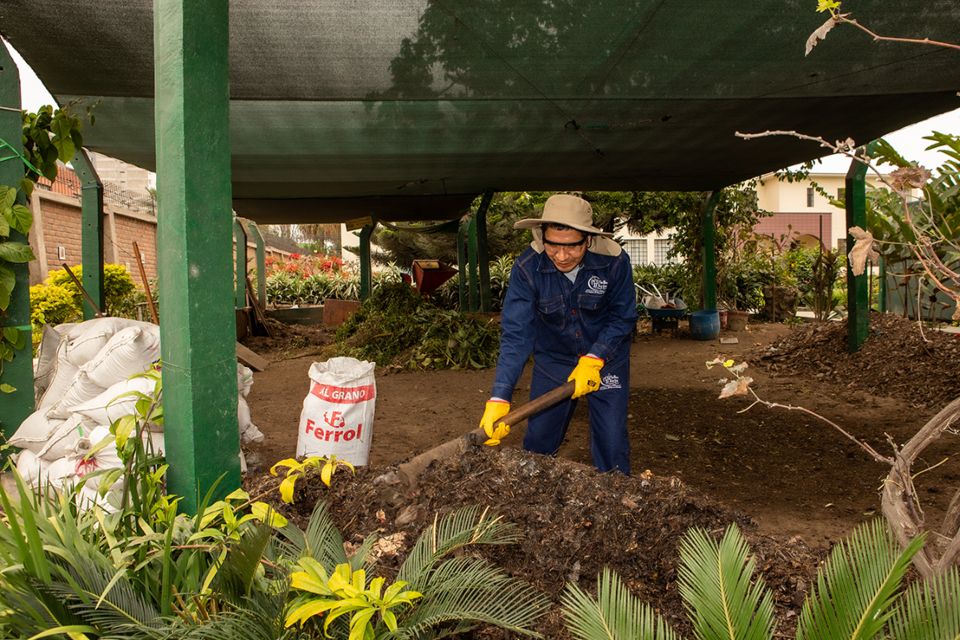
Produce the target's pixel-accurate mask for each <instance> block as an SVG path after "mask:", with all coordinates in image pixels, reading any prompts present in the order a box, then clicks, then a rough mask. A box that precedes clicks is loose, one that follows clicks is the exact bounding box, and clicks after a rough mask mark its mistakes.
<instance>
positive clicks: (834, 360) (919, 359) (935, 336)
mask: <svg viewBox="0 0 960 640" xmlns="http://www.w3.org/2000/svg"><path fill="white" fill-rule="evenodd" d="M958 361H960V334H956V333H945V332H942V331H935V330H932V329H929V328H926V329H924V331H923V333H922V334H921V331H920V327H919V326H918V324H917V322H915V321H911V320H907V319H905V318H903V317H901V316H896V315H892V314H879V313H873V314H871V315H870V333H869V337H868V338H867V341H866V342H865V343H864V345H863V347H862V348H861V349H860V350H859V351H857V352H856V353H848V352H847V323H846V322H818V323H812V324H808V325H805V326H802V327H799V328H797V329H795V330H794V331H792V332H791V333H790V334H789V335H787V336H786V337H785V338H783V339H781V340H779V341H778V342H775V343H773V344H772V345H770V346H769V347H765V348H763V349H762V350H760V351H759V352H757V353H754V354H753V355H752V356H751V358H750V362H751V364H756V365H757V366H760V367H763V368H765V369H767V370H769V371H771V372H773V373H777V374H786V375H803V376H810V377H813V378H816V379H819V380H823V381H825V382H833V383H835V384H837V385H838V386H839V387H841V388H842V387H846V388H849V389H858V390H863V391H869V392H870V393H874V394H878V395H883V396H887V397H891V398H896V399H899V400H903V401H906V402H908V403H910V404H911V405H912V406H914V407H916V408H921V409H926V408H930V409H940V408H941V407H943V406H944V405H946V404H947V403H949V402H950V401H951V400H953V399H954V398H957V397H960V377H958V376H957V375H956V374H955V363H956V362H958Z"/></svg>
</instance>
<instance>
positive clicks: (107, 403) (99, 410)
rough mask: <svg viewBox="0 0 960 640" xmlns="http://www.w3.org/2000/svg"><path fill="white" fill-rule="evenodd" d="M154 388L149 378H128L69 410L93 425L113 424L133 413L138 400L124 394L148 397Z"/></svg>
mask: <svg viewBox="0 0 960 640" xmlns="http://www.w3.org/2000/svg"><path fill="white" fill-rule="evenodd" d="M155 386H156V382H155V381H154V380H151V379H149V378H130V379H129V380H123V381H121V382H118V383H116V384H114V385H112V386H110V387H108V388H107V389H106V390H105V391H103V392H102V393H100V395H98V396H96V397H95V398H91V399H90V400H87V401H86V402H81V403H80V404H78V405H74V406H73V407H72V408H71V410H72V411H73V413H79V414H81V415H83V416H86V417H87V418H89V420H90V421H91V422H92V423H93V424H113V422H114V421H115V420H117V419H119V418H120V417H122V416H129V415H133V414H134V412H135V409H134V405H136V403H137V400H138V398H137V396H135V395H126V394H129V393H131V392H137V391H138V392H140V393H143V394H146V395H150V394H152V393H153V390H154V387H155Z"/></svg>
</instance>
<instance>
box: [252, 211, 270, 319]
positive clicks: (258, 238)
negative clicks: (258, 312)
mask: <svg viewBox="0 0 960 640" xmlns="http://www.w3.org/2000/svg"><path fill="white" fill-rule="evenodd" d="M247 233H248V234H250V237H251V238H253V241H254V242H255V243H256V245H257V300H259V301H260V306H262V307H264V308H266V306H267V246H266V243H265V242H264V241H263V234H262V233H260V227H258V226H257V223H256V222H250V223H249V224H247Z"/></svg>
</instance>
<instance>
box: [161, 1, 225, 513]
mask: <svg viewBox="0 0 960 640" xmlns="http://www.w3.org/2000/svg"><path fill="white" fill-rule="evenodd" d="M228 4H229V3H228V0H207V1H206V2H194V1H193V0H155V2H154V74H155V86H156V87H160V88H162V90H158V91H156V92H155V93H156V96H155V109H156V114H155V115H156V136H157V195H158V202H159V205H160V213H159V215H158V216H157V218H158V243H157V244H158V249H159V251H158V253H159V260H158V263H159V269H158V271H159V279H160V291H162V292H163V305H162V306H161V308H160V311H161V322H160V335H161V348H162V352H161V355H162V359H163V404H164V410H165V426H166V432H165V435H166V442H165V444H166V455H167V460H168V461H169V463H170V469H169V471H168V476H167V478H168V486H169V490H170V492H171V493H172V494H175V495H179V496H182V497H183V501H182V502H181V504H182V505H183V508H184V509H185V510H186V511H188V512H191V513H194V512H196V510H197V507H198V506H199V504H200V501H201V500H202V499H203V498H204V496H205V495H206V494H207V493H208V492H210V491H211V490H212V489H214V487H215V488H216V490H215V491H214V492H213V495H214V497H217V496H223V495H226V494H227V493H229V492H231V491H233V490H235V489H237V488H238V487H239V486H240V457H239V454H240V437H239V433H238V429H237V381H236V376H237V355H236V317H235V315H234V311H233V265H232V261H233V255H232V251H231V243H230V231H231V228H230V227H231V224H232V218H233V214H232V213H231V186H230V127H229V116H230V109H229V97H230V90H229V80H228V78H229V62H228V58H227V52H228V43H229V33H230V31H229V21H228V11H227V9H228Z"/></svg>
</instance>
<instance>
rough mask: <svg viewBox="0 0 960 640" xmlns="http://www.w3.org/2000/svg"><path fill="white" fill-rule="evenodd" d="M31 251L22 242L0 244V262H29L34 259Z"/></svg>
mask: <svg viewBox="0 0 960 640" xmlns="http://www.w3.org/2000/svg"><path fill="white" fill-rule="evenodd" d="M34 257H35V256H34V255H33V249H31V248H30V245H28V244H24V243H22V242H0V260H6V261H7V262H14V263H20V262H30V261H31V260H33V259H34Z"/></svg>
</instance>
